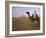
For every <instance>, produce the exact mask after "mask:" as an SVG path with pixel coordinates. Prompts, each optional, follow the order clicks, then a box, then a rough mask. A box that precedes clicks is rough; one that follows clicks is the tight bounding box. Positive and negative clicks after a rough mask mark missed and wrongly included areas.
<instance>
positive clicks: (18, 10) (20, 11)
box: [12, 7, 40, 17]
mask: <svg viewBox="0 0 46 38" xmlns="http://www.w3.org/2000/svg"><path fill="white" fill-rule="evenodd" d="M34 10H36V12H37V14H38V15H40V14H39V13H40V8H37V7H12V16H13V17H15V16H16V17H19V16H22V15H25V16H27V14H26V12H30V16H31V15H32V14H33V13H34Z"/></svg>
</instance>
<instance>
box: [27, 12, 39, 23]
mask: <svg viewBox="0 0 46 38" xmlns="http://www.w3.org/2000/svg"><path fill="white" fill-rule="evenodd" d="M34 12H36V11H34ZM26 14H28V17H29V19H30V20H31V21H32V22H34V21H35V20H37V22H38V24H40V18H39V17H38V15H37V14H36V18H34V17H33V15H34V14H32V16H30V13H29V12H26Z"/></svg>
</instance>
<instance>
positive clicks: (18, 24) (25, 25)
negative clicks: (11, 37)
mask: <svg viewBox="0 0 46 38" xmlns="http://www.w3.org/2000/svg"><path fill="white" fill-rule="evenodd" d="M39 21H40V20H39ZM23 30H40V24H38V22H37V21H36V20H35V21H34V22H32V21H31V20H30V19H29V18H28V17H25V16H21V17H12V31H23Z"/></svg>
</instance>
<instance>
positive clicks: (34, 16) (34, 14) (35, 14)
mask: <svg viewBox="0 0 46 38" xmlns="http://www.w3.org/2000/svg"><path fill="white" fill-rule="evenodd" d="M32 16H33V18H34V19H36V16H37V12H36V11H35V10H34V13H33V15H32Z"/></svg>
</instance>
